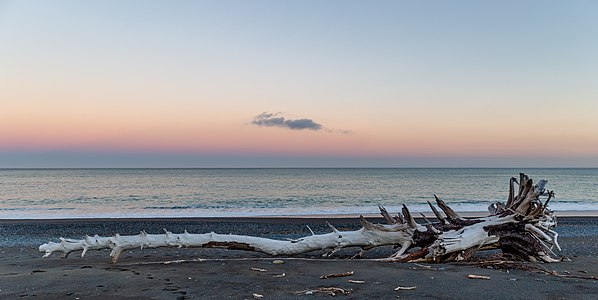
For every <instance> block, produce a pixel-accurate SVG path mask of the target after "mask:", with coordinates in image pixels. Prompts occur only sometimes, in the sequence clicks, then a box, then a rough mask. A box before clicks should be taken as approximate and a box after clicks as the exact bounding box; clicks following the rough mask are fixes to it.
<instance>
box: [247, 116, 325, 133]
mask: <svg viewBox="0 0 598 300" xmlns="http://www.w3.org/2000/svg"><path fill="white" fill-rule="evenodd" d="M251 124H253V125H257V126H265V127H282V128H288V129H293V130H303V129H309V130H316V131H318V130H322V129H323V127H322V125H321V124H318V123H316V122H314V120H312V119H296V120H291V119H285V118H284V117H282V116H280V113H275V114H273V113H268V112H263V113H261V114H259V115H257V116H255V118H253V121H252V122H251Z"/></svg>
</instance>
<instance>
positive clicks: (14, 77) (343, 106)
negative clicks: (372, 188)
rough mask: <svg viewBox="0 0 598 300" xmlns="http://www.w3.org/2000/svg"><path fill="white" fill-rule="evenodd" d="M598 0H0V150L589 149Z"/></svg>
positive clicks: (223, 157)
mask: <svg viewBox="0 0 598 300" xmlns="http://www.w3.org/2000/svg"><path fill="white" fill-rule="evenodd" d="M597 13H598V2H597V1H593V0H588V1H332V0H327V1H321V0H317V1H306V0H302V1H257V0H256V1H220V0H219V1H74V0H73V1H61V0H55V1H2V0H0V168H2V167H4V168H7V167H8V168H12V167H339V166H345V167H368V166H371V167H472V166H473V167H517V166H525V167H598V18H597V17H596V15H597ZM260 115H261V116H260Z"/></svg>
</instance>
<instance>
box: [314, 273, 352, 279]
mask: <svg viewBox="0 0 598 300" xmlns="http://www.w3.org/2000/svg"><path fill="white" fill-rule="evenodd" d="M351 275H353V271H349V272H345V273H336V274H328V275H322V276H320V279H328V278H336V277H345V276H351Z"/></svg>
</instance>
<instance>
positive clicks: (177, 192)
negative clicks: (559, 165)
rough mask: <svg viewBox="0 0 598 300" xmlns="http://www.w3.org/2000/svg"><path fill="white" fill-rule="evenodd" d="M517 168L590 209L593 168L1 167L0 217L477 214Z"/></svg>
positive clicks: (563, 200)
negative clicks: (433, 206) (439, 203)
mask: <svg viewBox="0 0 598 300" xmlns="http://www.w3.org/2000/svg"><path fill="white" fill-rule="evenodd" d="M519 172H525V173H527V174H529V175H530V177H532V178H533V179H534V180H536V181H537V180H539V179H547V180H548V186H547V189H549V190H554V191H555V193H556V199H555V200H554V201H551V205H550V207H551V208H552V209H554V210H557V211H559V210H560V211H563V210H598V169H48V170H46V169H44V170H29V169H27V170H9V169H0V219H19V218H98V217H139V218H141V217H210V216H219V217H220V216H226V217H232V216H278V215H308V214H346V213H377V206H378V204H380V205H384V206H386V207H387V208H388V209H389V211H393V212H394V211H397V210H398V209H399V207H400V205H402V204H407V205H408V206H409V208H410V209H411V210H413V211H416V212H417V211H428V208H427V206H426V201H432V200H433V199H434V197H433V194H437V195H438V196H439V197H440V198H442V199H444V200H445V201H447V202H448V203H449V204H450V205H451V206H452V207H454V208H455V209H456V210H458V211H485V210H486V207H487V206H488V204H489V203H490V202H491V201H504V200H505V199H506V196H507V192H508V181H509V178H510V177H512V176H515V177H518V174H519Z"/></svg>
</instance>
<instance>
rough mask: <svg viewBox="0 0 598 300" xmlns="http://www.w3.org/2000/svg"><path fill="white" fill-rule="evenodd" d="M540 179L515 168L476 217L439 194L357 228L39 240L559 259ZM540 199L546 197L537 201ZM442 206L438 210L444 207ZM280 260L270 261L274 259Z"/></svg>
mask: <svg viewBox="0 0 598 300" xmlns="http://www.w3.org/2000/svg"><path fill="white" fill-rule="evenodd" d="M547 183H548V182H547V181H546V180H539V181H538V182H536V183H534V181H533V180H532V179H531V178H529V177H528V176H527V175H525V174H523V173H521V174H519V178H515V177H513V178H511V179H510V180H509V186H508V197H507V200H506V202H495V203H491V204H490V206H489V207H488V210H489V212H490V214H489V215H488V216H486V217H480V218H463V217H461V216H460V215H459V214H458V213H457V212H455V211H454V210H453V209H452V208H451V207H450V206H449V205H448V204H446V203H445V202H444V201H443V200H442V199H440V198H439V197H436V196H435V200H436V206H437V207H438V208H439V209H440V210H439V209H438V208H437V207H436V206H434V205H433V204H432V203H429V205H430V207H431V209H432V212H433V213H434V215H435V216H436V219H437V220H438V221H437V222H432V221H431V220H429V221H428V222H426V224H419V223H417V222H416V221H415V219H414V217H413V215H412V213H411V212H410V211H409V209H408V208H407V207H406V206H404V205H403V208H402V210H401V212H399V213H398V214H397V215H396V216H391V215H390V214H389V213H388V211H386V209H385V208H383V207H381V206H380V207H379V208H380V213H381V214H382V216H383V217H384V220H386V222H387V223H388V224H375V223H371V222H369V221H367V220H366V219H365V218H364V217H363V216H360V218H359V222H360V223H361V225H362V226H361V228H360V229H358V230H354V231H342V230H338V229H337V228H336V227H334V226H333V225H332V224H330V223H327V224H328V226H329V228H330V231H331V232H329V233H324V234H315V233H314V232H313V230H310V232H311V235H309V236H305V237H302V238H297V239H292V240H276V239H268V238H262V237H254V236H245V235H234V234H218V233H214V232H210V233H203V234H192V233H189V232H187V231H184V232H183V233H173V232H170V231H167V230H164V231H165V232H164V233H163V234H148V233H146V232H145V231H142V232H141V233H140V234H138V235H128V236H125V235H118V234H117V235H115V236H112V237H102V236H99V235H95V236H85V237H84V238H83V239H65V238H59V241H58V242H52V241H50V242H48V243H46V244H43V245H40V246H39V251H40V252H44V253H45V254H44V256H43V257H48V256H50V255H52V254H53V253H55V252H61V253H63V256H64V257H67V256H68V255H69V254H70V253H71V252H73V251H81V256H84V255H85V253H86V252H87V251H89V250H103V249H110V250H111V252H110V256H111V257H112V262H113V263H116V262H117V261H118V259H119V257H120V255H121V253H122V252H123V251H127V250H131V249H136V248H159V247H179V248H180V247H198V248H224V249H233V250H244V251H254V252H262V253H266V254H269V255H273V256H290V255H296V254H300V253H306V252H311V251H318V250H325V251H327V253H326V254H325V255H324V256H326V257H329V256H331V255H333V254H334V253H335V252H337V251H338V250H339V249H341V248H347V247H357V248H360V251H359V253H360V254H363V251H365V250H368V249H371V248H375V247H379V246H387V245H393V246H396V247H398V248H399V250H398V251H397V252H395V253H394V254H392V255H390V256H389V257H388V258H384V259H381V260H383V261H393V262H436V263H438V262H448V261H470V260H471V258H472V257H473V256H474V254H475V253H476V252H477V251H482V250H491V249H499V250H502V252H503V253H505V254H510V255H512V257H514V258H515V259H517V260H525V261H543V262H559V261H561V259H562V258H559V257H558V256H557V255H556V254H555V251H560V249H561V248H560V245H559V243H558V233H557V232H556V231H555V230H554V228H555V227H556V225H557V222H556V216H555V215H554V212H553V211H552V210H550V209H549V208H548V204H549V202H550V200H551V199H552V198H554V192H552V191H546V190H545V186H546V184H547ZM541 198H544V199H545V200H541ZM442 213H444V215H443V214H442ZM280 262H284V261H278V260H276V261H273V263H280Z"/></svg>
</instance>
